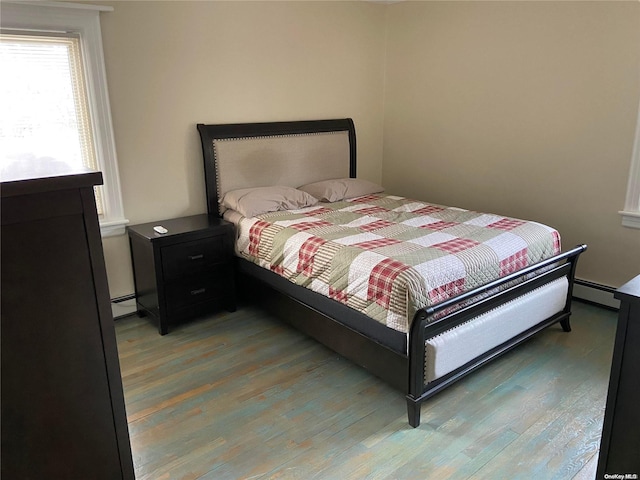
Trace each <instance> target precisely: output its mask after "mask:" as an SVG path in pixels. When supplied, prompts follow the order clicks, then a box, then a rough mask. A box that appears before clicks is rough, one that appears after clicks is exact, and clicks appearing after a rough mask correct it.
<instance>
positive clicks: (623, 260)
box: [91, 1, 640, 297]
mask: <svg viewBox="0 0 640 480" xmlns="http://www.w3.org/2000/svg"><path fill="white" fill-rule="evenodd" d="M91 3H96V2H91ZM100 3H103V4H106V5H112V6H113V7H114V11H113V12H107V13H102V14H101V22H102V30H103V42H104V50H105V57H106V67H107V76H108V82H109V92H110V97H111V108H112V115H113V123H114V130H115V137H116V145H117V151H118V159H119V167H120V174H121V179H122V189H123V197H124V198H123V199H124V207H125V214H126V216H127V217H128V218H129V219H130V221H131V222H132V223H141V222H150V221H156V220H160V219H163V218H170V217H175V216H180V215H187V214H195V213H201V212H204V211H205V209H206V207H205V198H204V179H203V174H202V156H201V155H202V154H201V151H200V143H199V138H198V135H197V132H196V129H195V124H196V123H198V122H205V123H208V122H211V123H216V122H220V123H227V122H249V121H272V120H290V119H309V118H330V117H345V116H350V117H353V118H354V120H355V122H356V128H357V135H358V158H359V160H358V161H359V164H358V166H359V176H362V177H363V178H368V179H370V180H373V181H378V182H382V183H383V185H384V186H385V187H386V188H387V190H388V191H393V192H396V193H400V194H404V195H409V196H413V197H417V198H420V199H425V200H429V201H433V202H438V203H444V204H449V205H458V206H461V207H466V208H471V209H476V210H485V211H493V212H497V213H503V214H508V215H514V216H518V217H522V218H528V219H533V220H538V221H542V222H545V223H549V224H551V225H554V226H556V227H557V228H558V229H559V230H560V231H561V233H562V236H563V241H564V244H565V246H572V245H574V244H576V243H583V242H584V243H588V244H589V251H588V252H587V253H586V254H585V255H584V256H583V258H582V259H581V262H580V266H579V271H578V275H579V277H581V278H584V279H587V280H592V281H595V282H598V283H602V284H606V285H611V286H619V285H620V284H621V283H623V282H624V281H626V280H628V279H629V278H631V277H632V276H635V275H636V274H637V273H638V272H640V230H632V229H629V228H624V227H622V226H621V219H620V216H619V215H618V213H617V212H618V210H620V209H621V208H622V206H623V202H624V194H625V188H626V181H627V173H628V169H629V162H630V158H631V149H632V143H633V133H634V128H635V120H636V116H637V105H638V97H639V94H640V92H639V91H640V4H638V3H635V2H602V3H600V2H400V3H392V4H378V3H370V2H362V1H354V2H212V1H205V2H202V1H200V2H177V1H175V2H156V1H151V2H149V1H143V2H132V1H127V2H100ZM383 100H384V102H383ZM383 142H384V143H383ZM383 160H384V161H383ZM104 246H105V257H106V262H107V272H108V276H109V285H110V289H111V296H112V297H117V296H121V295H127V294H130V293H132V292H133V283H132V276H131V267H130V261H129V251H128V245H127V239H126V236H120V237H115V238H107V239H105V240H104Z"/></svg>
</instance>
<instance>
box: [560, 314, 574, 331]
mask: <svg viewBox="0 0 640 480" xmlns="http://www.w3.org/2000/svg"><path fill="white" fill-rule="evenodd" d="M560 325H562V330H564V331H565V332H570V331H571V323H570V322H569V317H567V318H564V319H563V320H560Z"/></svg>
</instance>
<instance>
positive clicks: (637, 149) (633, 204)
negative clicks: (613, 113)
mask: <svg viewBox="0 0 640 480" xmlns="http://www.w3.org/2000/svg"><path fill="white" fill-rule="evenodd" d="M620 214H621V215H622V224H623V225H624V226H625V227H632V228H640V105H639V106H638V121H637V123H636V138H635V142H634V144H633V153H632V155H631V169H630V170H629V184H628V186H627V197H626V200H625V204H624V210H623V211H622V212H620Z"/></svg>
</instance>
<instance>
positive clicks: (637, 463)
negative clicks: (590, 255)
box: [596, 275, 640, 479]
mask: <svg viewBox="0 0 640 480" xmlns="http://www.w3.org/2000/svg"><path fill="white" fill-rule="evenodd" d="M615 297H616V298H617V299H619V300H620V314H619V318H618V328H617V330H616V339H615V344H614V347H613V362H612V365H611V376H610V378H609V391H608V393H607V406H606V410H605V414H604V424H603V427H602V439H601V442H600V456H599V458H598V473H597V476H596V478H598V479H604V478H627V479H633V478H636V479H637V478H640V406H639V403H640V275H639V276H637V277H636V278H634V279H633V280H631V281H630V282H628V283H626V284H624V285H623V286H622V287H620V288H619V289H618V290H617V291H616V293H615ZM616 475H618V476H616Z"/></svg>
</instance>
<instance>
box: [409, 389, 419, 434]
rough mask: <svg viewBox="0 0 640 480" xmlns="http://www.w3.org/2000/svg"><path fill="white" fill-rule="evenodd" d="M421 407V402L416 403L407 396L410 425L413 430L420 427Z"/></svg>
mask: <svg viewBox="0 0 640 480" xmlns="http://www.w3.org/2000/svg"><path fill="white" fill-rule="evenodd" d="M420 406H421V402H416V401H415V400H414V399H413V398H410V397H408V396H407V416H408V417H409V425H411V426H412V427H413V428H416V427H418V426H420Z"/></svg>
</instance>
